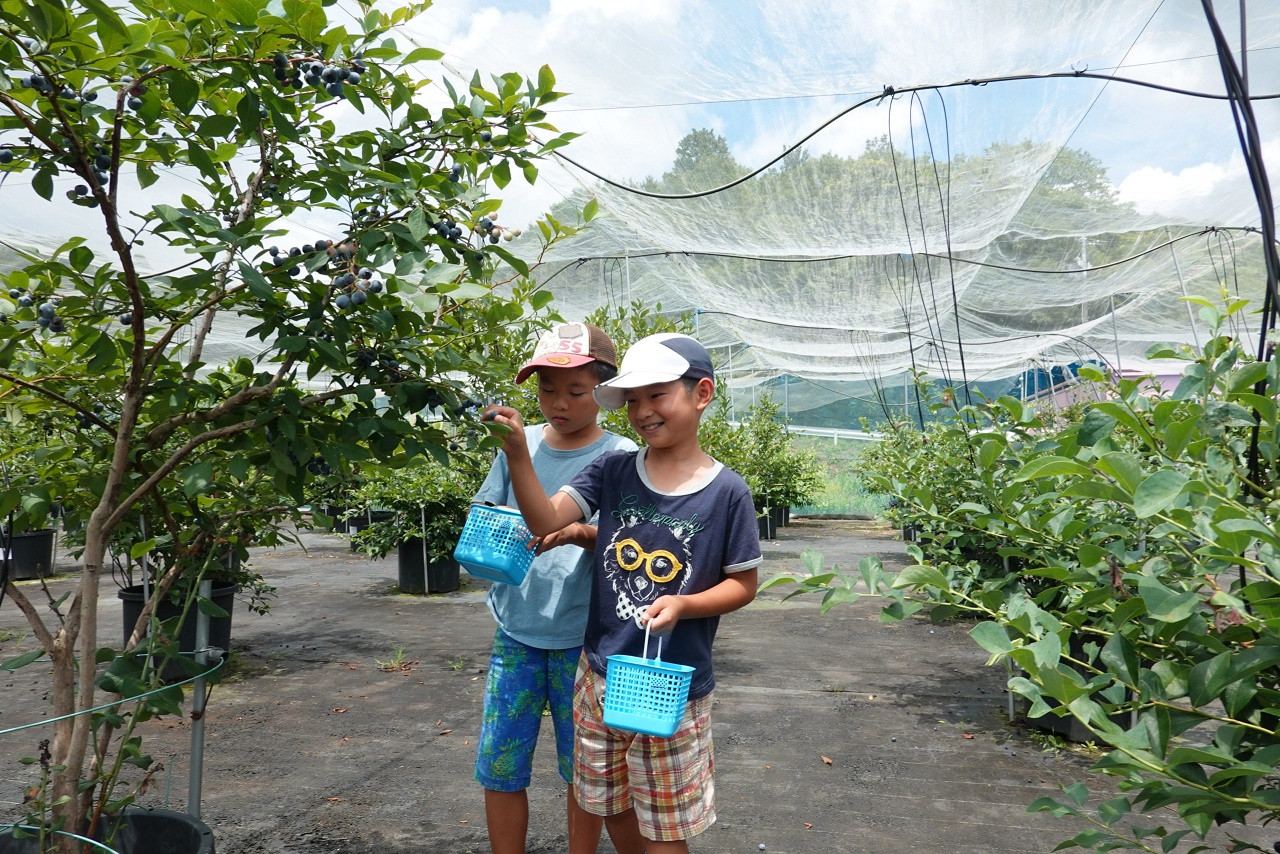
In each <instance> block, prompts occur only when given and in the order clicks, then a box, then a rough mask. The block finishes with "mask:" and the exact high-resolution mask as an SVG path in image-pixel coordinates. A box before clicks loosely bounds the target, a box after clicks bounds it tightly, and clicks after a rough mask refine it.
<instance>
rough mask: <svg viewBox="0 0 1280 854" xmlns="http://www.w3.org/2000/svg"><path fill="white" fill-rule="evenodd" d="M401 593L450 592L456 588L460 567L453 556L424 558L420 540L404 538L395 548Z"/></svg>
mask: <svg viewBox="0 0 1280 854" xmlns="http://www.w3.org/2000/svg"><path fill="white" fill-rule="evenodd" d="M396 564H397V565H398V568H399V578H398V580H397V584H398V586H399V587H400V592H401V593H452V592H453V591H454V590H457V589H458V583H459V573H460V570H461V567H459V566H458V562H457V561H456V560H454V559H453V558H441V559H439V560H433V561H430V562H427V561H425V560H424V555H423V550H422V540H405V541H404V542H403V543H401V544H400V547H399V548H398V549H396Z"/></svg>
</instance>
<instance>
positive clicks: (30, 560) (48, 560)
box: [0, 528, 53, 581]
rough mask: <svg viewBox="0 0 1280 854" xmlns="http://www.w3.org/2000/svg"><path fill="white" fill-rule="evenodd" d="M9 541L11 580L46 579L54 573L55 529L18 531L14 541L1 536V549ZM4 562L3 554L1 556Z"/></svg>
mask: <svg viewBox="0 0 1280 854" xmlns="http://www.w3.org/2000/svg"><path fill="white" fill-rule="evenodd" d="M5 541H9V545H10V548H11V550H12V551H11V554H10V555H9V579H10V580H11V581H23V580H25V579H29V578H44V577H45V576H46V575H50V574H52V571H53V528H41V529H40V530H38V531H18V532H17V533H15V534H14V535H13V538H12V540H9V538H8V537H5V536H2V535H0V549H3V548H4V543H5ZM0 560H3V554H0Z"/></svg>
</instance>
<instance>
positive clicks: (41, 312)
mask: <svg viewBox="0 0 1280 854" xmlns="http://www.w3.org/2000/svg"><path fill="white" fill-rule="evenodd" d="M9 297H10V298H11V299H13V300H16V301H17V303H18V305H19V306H20V307H22V308H31V307H32V306H34V305H35V303H36V300H35V297H33V296H32V295H31V294H29V293H27V292H25V291H22V290H20V289H18V288H10V289H9ZM36 323H37V324H39V325H40V327H41V328H44V329H48V330H49V331H50V332H61V331H62V330H63V326H62V318H61V317H58V301H57V297H50V298H49V299H48V300H46V301H45V302H42V303H40V305H39V306H37V307H36Z"/></svg>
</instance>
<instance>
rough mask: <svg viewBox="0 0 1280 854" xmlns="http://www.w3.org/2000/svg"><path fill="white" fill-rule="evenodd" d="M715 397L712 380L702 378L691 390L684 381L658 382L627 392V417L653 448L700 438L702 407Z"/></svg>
mask: <svg viewBox="0 0 1280 854" xmlns="http://www.w3.org/2000/svg"><path fill="white" fill-rule="evenodd" d="M714 396H715V384H714V383H712V381H711V380H706V379H704V380H699V381H698V384H697V385H696V386H695V387H694V388H693V390H692V391H690V390H689V389H688V388H687V387H686V386H685V383H684V380H674V381H672V382H669V383H655V384H653V385H645V386H640V387H639V388H633V389H629V390H628V391H627V418H628V419H629V420H630V421H631V426H632V427H633V428H635V431H636V433H637V434H639V436H640V437H641V438H642V439H644V441H645V443H646V444H648V445H649V446H651V447H654V448H669V447H674V446H676V445H678V444H681V443H683V442H688V441H690V440H693V441H697V438H698V422H699V421H701V420H702V410H704V409H706V408H707V406H708V405H709V404H710V403H711V399H712V398H713V397H714Z"/></svg>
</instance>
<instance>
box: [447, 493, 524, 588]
mask: <svg viewBox="0 0 1280 854" xmlns="http://www.w3.org/2000/svg"><path fill="white" fill-rule="evenodd" d="M532 537H533V534H531V533H529V529H528V528H526V527H525V525H524V519H523V518H522V517H521V516H520V511H518V510H515V509H513V508H511V507H493V506H491V505H488V504H472V505H471V510H470V512H469V513H467V523H466V524H465V525H463V526H462V536H461V537H459V538H458V545H457V547H456V548H454V550H453V559H454V560H456V561H457V562H458V563H459V564H460V565H461V566H462V568H463V569H465V570H466V571H467V572H469V573H471V574H472V575H474V576H476V577H478V578H487V579H489V580H490V581H497V582H500V583H502V584H519V583H521V582H522V581H524V577H525V575H526V574H527V573H528V572H529V565H530V564H532V563H533V558H534V551H533V549H530V548H527V546H528V544H529V540H530V538H532Z"/></svg>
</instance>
